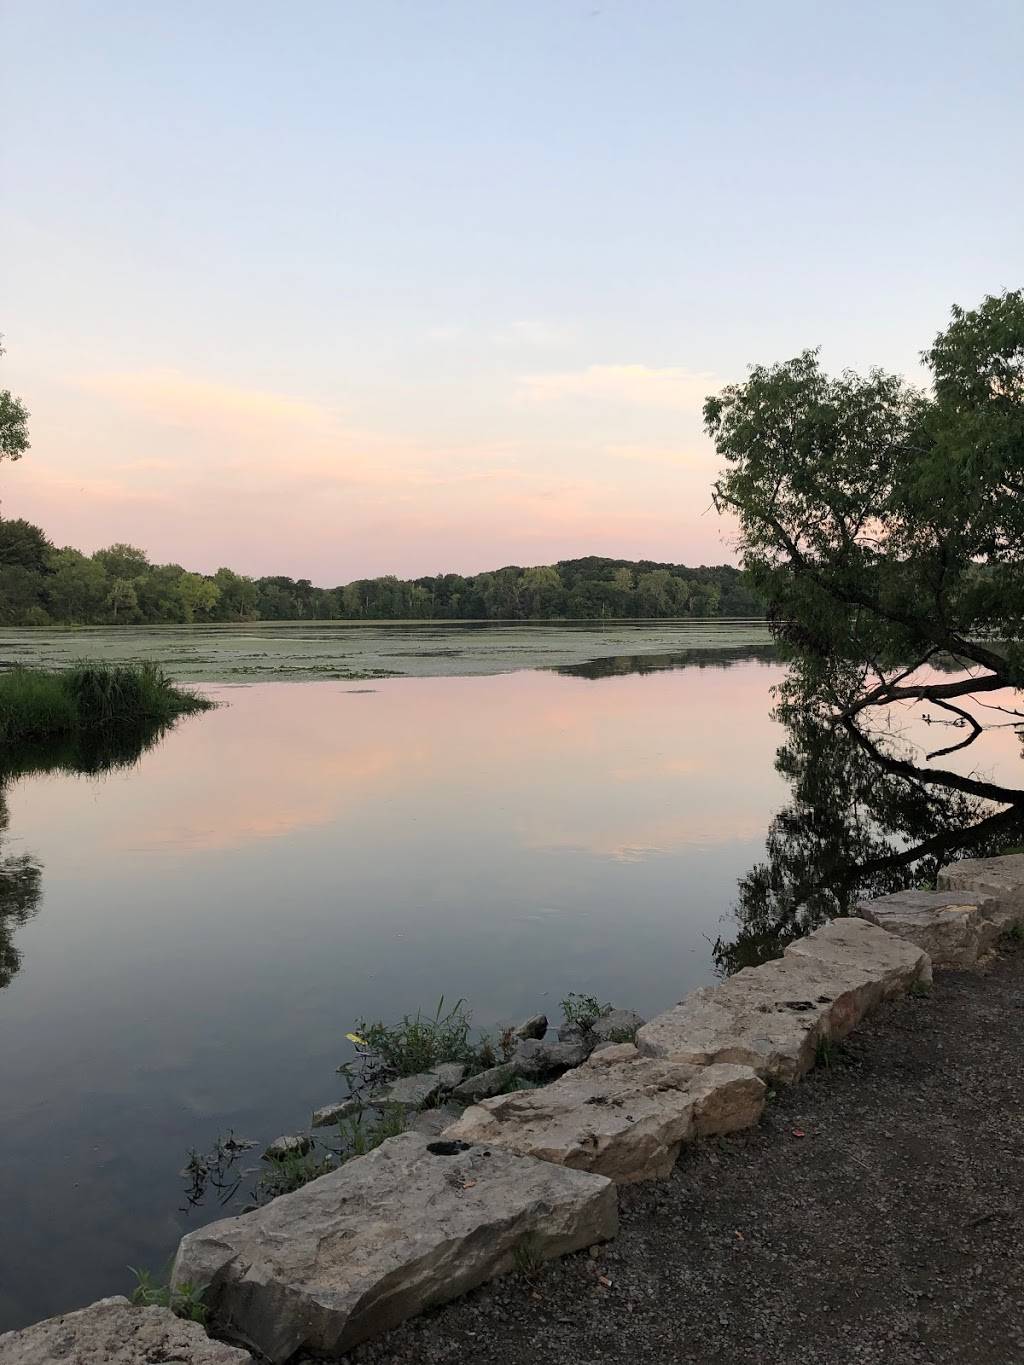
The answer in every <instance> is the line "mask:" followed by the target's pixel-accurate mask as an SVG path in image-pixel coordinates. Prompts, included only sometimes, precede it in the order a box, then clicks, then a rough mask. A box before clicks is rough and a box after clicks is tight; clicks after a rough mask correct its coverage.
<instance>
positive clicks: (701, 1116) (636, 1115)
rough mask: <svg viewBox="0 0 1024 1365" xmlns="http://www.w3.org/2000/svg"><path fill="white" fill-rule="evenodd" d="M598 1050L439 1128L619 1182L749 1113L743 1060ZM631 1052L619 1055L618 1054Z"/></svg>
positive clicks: (754, 1098)
mask: <svg viewBox="0 0 1024 1365" xmlns="http://www.w3.org/2000/svg"><path fill="white" fill-rule="evenodd" d="M608 1051H609V1052H613V1051H618V1052H619V1053H620V1056H618V1057H611V1058H607V1057H606V1054H605V1053H602V1052H596V1053H594V1054H593V1056H592V1057H591V1059H590V1061H589V1062H587V1063H586V1064H585V1065H583V1066H580V1067H577V1068H576V1070H575V1071H569V1072H567V1073H566V1074H565V1075H564V1076H561V1077H560V1078H559V1079H558V1080H557V1081H552V1083H551V1084H550V1085H546V1086H544V1087H542V1088H541V1089H538V1090H522V1091H517V1092H514V1093H513V1094H510V1095H498V1096H496V1097H495V1098H494V1099H489V1100H484V1101H483V1102H482V1103H480V1104H478V1105H474V1106H473V1107H472V1108H470V1109H467V1110H466V1112H465V1113H464V1114H463V1115H462V1117H461V1118H460V1119H459V1120H458V1121H457V1122H456V1123H454V1124H452V1126H451V1127H450V1128H447V1129H446V1130H445V1134H444V1136H445V1137H446V1138H452V1139H456V1140H461V1141H464V1142H479V1143H485V1144H487V1145H489V1146H493V1147H501V1148H504V1149H505V1150H507V1151H512V1152H518V1153H521V1154H523V1155H528V1156H534V1157H539V1158H540V1159H541V1160H542V1161H551V1162H556V1163H557V1164H558V1165H560V1166H571V1167H573V1169H575V1170H583V1171H594V1172H597V1173H598V1174H600V1175H605V1176H608V1178H609V1179H611V1180H614V1181H615V1182H616V1183H617V1184H625V1183H628V1182H632V1181H636V1180H652V1179H657V1178H663V1177H665V1176H667V1175H668V1174H669V1173H670V1171H671V1170H672V1167H673V1166H674V1165H675V1162H676V1158H677V1157H678V1155H679V1149H680V1147H681V1146H682V1144H683V1143H684V1142H685V1141H687V1140H688V1139H690V1138H693V1137H697V1136H707V1135H710V1134H712V1133H730V1132H733V1131H735V1130H736V1129H738V1128H747V1127H749V1126H750V1125H751V1124H754V1123H756V1122H757V1120H758V1119H759V1118H760V1116H761V1111H762V1109H763V1108H764V1097H765V1087H764V1085H763V1083H762V1082H761V1081H759V1080H758V1079H757V1077H756V1076H755V1075H754V1073H753V1072H752V1071H751V1070H750V1069H749V1067H744V1066H715V1067H709V1068H707V1069H705V1070H699V1069H698V1068H696V1067H693V1066H685V1065H680V1064H678V1063H675V1062H664V1061H659V1060H655V1059H653V1058H649V1057H638V1056H637V1055H636V1050H635V1049H634V1048H632V1047H623V1048H621V1049H611V1048H609V1049H608ZM622 1053H627V1054H632V1055H631V1056H630V1055H626V1056H625V1057H623V1056H622V1055H621V1054H622Z"/></svg>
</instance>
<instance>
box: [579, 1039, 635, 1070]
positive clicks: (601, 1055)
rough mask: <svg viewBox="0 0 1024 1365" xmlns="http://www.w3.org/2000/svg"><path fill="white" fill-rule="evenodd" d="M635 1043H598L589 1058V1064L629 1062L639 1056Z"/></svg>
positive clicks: (600, 1064) (604, 1064)
mask: <svg viewBox="0 0 1024 1365" xmlns="http://www.w3.org/2000/svg"><path fill="white" fill-rule="evenodd" d="M639 1056H640V1053H639V1052H638V1051H637V1047H636V1044H635V1043H598V1045H597V1047H595V1048H594V1050H593V1052H592V1053H591V1054H590V1056H589V1057H588V1058H587V1062H586V1064H587V1066H611V1064H612V1063H613V1062H629V1061H632V1060H633V1059H634V1058H635V1057H639Z"/></svg>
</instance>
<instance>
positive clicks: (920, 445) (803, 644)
mask: <svg viewBox="0 0 1024 1365" xmlns="http://www.w3.org/2000/svg"><path fill="white" fill-rule="evenodd" d="M923 360H924V362H925V364H926V365H927V366H928V368H929V369H930V370H931V374H932V385H931V387H930V389H928V390H919V389H916V388H914V387H913V386H911V385H910V384H908V383H907V382H906V381H905V380H904V379H902V378H900V377H899V376H896V375H891V374H885V373H883V372H882V371H881V370H873V371H871V372H870V373H869V374H868V375H866V376H862V375H857V374H853V373H849V372H847V373H844V374H842V375H841V376H839V377H838V378H836V377H830V376H829V375H827V374H826V373H825V372H824V371H823V370H822V368H821V365H820V363H819V359H818V354H817V352H816V351H805V352H804V353H803V354H802V355H800V356H798V357H797V358H796V359H794V360H791V361H788V362H786V363H784V364H780V365H774V366H770V367H762V366H758V367H755V368H754V369H752V370H751V372H750V376H749V378H748V379H747V380H746V381H745V382H744V383H741V384H734V385H731V386H730V387H728V388H727V389H725V390H724V392H722V393H721V394H719V395H717V396H715V397H713V398H709V399H708V400H707V402H706V403H705V407H704V418H705V424H706V427H707V430H708V432H709V433H710V435H711V436H712V438H713V439H714V441H715V445H716V448H717V450H718V452H719V454H720V455H721V456H722V457H723V458H724V459H725V461H726V465H727V467H726V470H725V472H724V473H723V474H722V476H721V477H720V479H719V480H718V482H717V484H716V486H715V494H714V496H715V503H716V506H717V507H718V508H719V510H724V509H728V510H731V511H732V512H734V513H735V515H736V516H737V518H738V521H739V526H740V548H741V553H742V559H743V565H744V568H745V569H746V570H747V572H748V574H749V575H750V577H751V579H752V581H753V584H754V586H755V587H756V588H757V590H758V591H759V592H760V593H761V594H762V596H763V597H764V598H765V601H766V602H767V604H768V613H769V619H770V621H771V623H772V626H773V629H774V632H775V634H776V637H777V638H778V640H779V642H780V644H781V645H782V647H783V649H784V651H785V652H786V654H787V656H788V657H789V659H790V660H791V662H792V664H793V666H794V675H793V683H792V684H791V695H793V688H798V689H800V690H802V691H804V692H807V693H809V694H813V695H814V696H815V697H816V698H819V699H821V698H824V699H825V700H826V702H827V703H828V704H829V706H830V707H831V712H832V718H833V719H834V720H835V721H838V722H839V723H842V724H844V725H846V726H847V727H854V728H856V726H857V722H858V719H859V718H860V717H861V716H862V714H863V713H864V712H865V711H869V710H870V709H872V708H879V707H887V706H891V705H892V704H894V703H903V702H911V703H914V702H928V703H930V704H932V705H934V706H935V707H937V708H941V709H942V710H943V711H944V712H947V713H950V714H951V715H952V716H953V718H954V720H955V722H956V723H957V724H959V725H960V726H966V727H968V729H969V733H968V735H967V736H966V738H965V739H964V740H963V741H961V742H960V743H958V744H956V745H950V746H949V748H948V749H945V750H940V751H939V752H940V753H941V752H950V751H952V750H953V749H955V748H959V747H962V746H963V745H965V744H967V743H969V742H970V741H971V740H972V739H973V738H975V737H976V735H977V734H978V733H979V732H980V729H981V728H982V726H983V724H984V722H983V721H980V720H979V719H978V717H977V714H976V711H977V707H975V709H974V710H970V711H969V710H968V709H967V708H966V706H964V705H961V704H959V701H958V699H971V700H972V701H974V702H976V703H977V706H980V707H985V706H986V705H991V704H992V703H986V702H985V700H984V698H985V695H986V694H988V693H993V692H997V691H1000V690H1002V689H1006V688H1010V689H1017V688H1020V687H1021V685H1022V683H1024V650H1022V637H1024V293H1022V291H1019V290H1018V291H1016V292H1012V293H1004V294H1002V295H999V296H995V297H989V298H986V299H985V300H984V302H983V303H982V304H981V306H980V307H979V308H977V309H975V310H973V311H969V312H966V311H964V310H963V309H960V308H954V309H953V315H952V321H951V323H950V325H949V327H948V328H947V329H946V330H945V331H944V332H942V333H941V334H940V335H939V336H938V337H937V338H936V340H935V343H934V344H933V346H932V347H931V348H930V349H929V350H928V351H926V352H925V353H924V356H923ZM940 656H946V657H947V658H948V657H949V656H952V659H953V660H955V661H957V662H958V663H960V664H961V665H962V673H961V675H960V676H956V677H952V678H950V677H944V678H937V677H935V676H934V675H933V674H932V673H931V672H930V671H928V670H926V669H925V666H926V665H928V664H930V663H932V662H934V661H935V660H936V659H937V658H939V657H940ZM1005 709H1008V710H1009V711H1010V712H1011V714H1012V715H1013V716H1014V717H1016V716H1017V715H1019V714H1020V713H1019V712H1017V711H1016V708H1015V706H1011V707H1009V708H1005ZM992 714H993V715H996V714H1000V713H999V712H993V713H992ZM1000 718H1001V719H1002V720H1004V721H1005V715H1000Z"/></svg>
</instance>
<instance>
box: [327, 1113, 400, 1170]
mask: <svg viewBox="0 0 1024 1365" xmlns="http://www.w3.org/2000/svg"><path fill="white" fill-rule="evenodd" d="M364 1113H365V1111H364ZM404 1132H405V1110H404V1109H403V1108H402V1106H401V1105H400V1104H386V1105H384V1107H383V1109H382V1111H381V1116H380V1118H379V1119H375V1120H374V1119H371V1120H369V1121H367V1120H365V1118H364V1114H359V1115H357V1117H355V1118H351V1119H340V1120H339V1122H338V1136H339V1137H340V1138H341V1151H340V1153H339V1154H338V1155H339V1157H340V1159H341V1160H342V1161H351V1159H352V1158H353V1157H354V1156H365V1155H366V1153H367V1152H372V1151H373V1150H374V1149H375V1148H377V1147H379V1146H380V1145H381V1143H382V1142H387V1140H388V1138H393V1137H398V1135H399V1133H404Z"/></svg>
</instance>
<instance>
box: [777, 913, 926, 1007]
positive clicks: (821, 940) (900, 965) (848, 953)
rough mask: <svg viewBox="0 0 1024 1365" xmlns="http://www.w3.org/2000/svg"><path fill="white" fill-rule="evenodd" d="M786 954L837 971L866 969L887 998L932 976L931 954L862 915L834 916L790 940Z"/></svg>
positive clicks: (864, 970) (924, 981) (862, 970)
mask: <svg viewBox="0 0 1024 1365" xmlns="http://www.w3.org/2000/svg"><path fill="white" fill-rule="evenodd" d="M784 956H785V957H787V958H806V959H807V960H808V961H812V962H818V963H820V964H821V965H822V966H823V967H825V968H826V969H828V968H834V969H835V970H836V971H837V972H839V973H842V972H845V971H850V972H863V973H864V974H865V975H867V976H868V977H870V979H871V981H872V982H874V983H876V984H877V985H878V986H879V987H880V988H881V992H882V998H883V999H885V1000H887V999H888V998H889V997H890V996H892V995H900V994H901V993H902V992H903V991H905V990H907V989H908V988H909V987H910V986H911V985H913V984H914V983H915V982H918V981H919V982H921V983H923V984H927V983H928V982H929V981H931V979H932V971H931V962H930V961H929V958H928V954H927V953H925V952H924V951H923V950H922V949H920V948H919V947H917V946H916V945H915V944H912V943H907V942H905V941H903V940H900V939H898V938H896V939H894V938H893V936H892V935H891V934H888V933H885V932H884V931H883V932H881V933H879V931H878V926H877V925H872V924H868V923H867V922H866V921H865V920H861V919H834V920H831V921H830V922H829V923H828V924H823V925H822V927H821V928H820V929H816V930H815V931H814V933H813V934H807V935H806V936H805V937H804V938H798V939H797V940H796V941H795V942H794V943H791V944H790V945H789V946H788V947H787V949H786V951H785V953H784Z"/></svg>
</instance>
